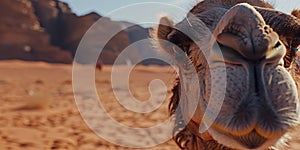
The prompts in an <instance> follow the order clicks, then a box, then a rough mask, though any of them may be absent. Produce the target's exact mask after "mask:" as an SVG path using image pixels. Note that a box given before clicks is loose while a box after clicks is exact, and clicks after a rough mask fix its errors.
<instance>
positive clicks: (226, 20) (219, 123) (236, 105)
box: [157, 3, 300, 149]
mask: <svg viewBox="0 0 300 150" xmlns="http://www.w3.org/2000/svg"><path fill="white" fill-rule="evenodd" d="M214 9H215V10H214ZM264 11H265V10H260V9H259V8H255V7H253V6H251V5H249V4H246V3H241V4H237V5H235V6H233V7H231V8H230V9H223V8H213V9H211V10H208V11H204V12H201V14H195V16H196V17H198V19H201V20H202V21H203V22H204V23H205V24H206V25H207V26H208V28H209V29H210V30H211V32H212V33H213V37H214V38H215V39H216V42H215V43H214V44H212V46H211V47H210V49H209V51H208V52H203V50H201V49H200V48H199V47H198V45H197V44H195V43H196V42H195V41H193V40H191V38H189V37H188V36H187V35H184V34H183V33H182V32H180V31H178V28H179V29H184V30H186V29H187V28H189V27H192V26H193V20H190V21H189V25H185V23H184V21H182V22H180V23H178V24H177V25H175V26H176V27H177V29H174V28H173V27H167V26H165V25H170V26H172V22H171V21H169V20H168V19H166V18H163V19H162V20H161V22H162V23H163V24H164V25H160V26H159V27H158V30H157V38H159V39H164V40H167V41H170V42H172V43H174V44H176V45H177V46H178V47H180V48H181V49H182V50H183V51H184V52H185V53H186V54H187V55H188V56H189V58H191V61H192V63H193V65H194V66H202V67H201V68H202V69H198V68H196V70H197V72H198V74H199V79H200V81H199V84H200V88H201V90H200V91H202V93H201V95H202V99H200V102H199V105H198V107H197V110H196V112H195V114H194V116H193V117H192V119H191V121H190V120H185V121H186V122H187V124H193V126H194V127H195V126H196V127H200V126H201V124H206V123H209V122H212V125H211V126H210V128H209V129H208V132H207V133H205V134H209V135H210V138H212V140H215V141H216V142H217V143H218V144H215V145H214V147H212V146H209V144H207V143H206V144H205V141H210V140H211V139H210V140H207V139H205V138H203V134H201V133H197V131H196V132H195V131H192V130H193V129H192V128H189V125H188V126H187V127H186V128H187V130H191V133H193V134H194V135H195V136H198V138H199V139H201V141H204V142H200V143H199V141H198V140H195V141H196V142H197V141H198V143H196V144H194V145H198V146H186V147H188V148H190V149H195V148H197V149H199V148H200V147H201V146H202V148H205V149H223V148H224V147H226V148H232V149H266V148H268V147H271V146H274V145H276V144H278V143H280V142H281V141H284V139H285V137H286V136H287V135H288V133H289V132H290V131H291V130H293V129H294V128H295V127H297V126H299V111H300V110H299V108H300V107H299V105H300V104H299V99H298V93H297V86H296V84H295V81H294V80H293V78H292V76H291V75H290V73H289V72H288V70H287V68H285V67H284V66H285V63H286V62H285V61H284V60H285V59H284V58H285V56H286V55H287V51H290V49H287V46H286V44H284V42H286V41H283V40H285V39H286V37H288V36H287V35H290V34H289V33H284V34H282V33H277V32H279V30H278V31H276V28H274V30H273V29H272V28H271V27H270V26H269V24H268V23H269V22H270V19H268V18H266V17H268V15H266V14H268V13H265V12H264ZM267 11H268V10H267ZM207 15H209V16H210V17H214V18H215V19H212V20H213V21H211V20H208V21H207V20H205V18H206V17H203V16H207ZM203 19H204V20H203ZM299 29H300V28H299ZM200 30H201V29H200ZM200 30H198V31H199V32H200ZM196 31H197V30H196ZM193 34H195V33H193ZM293 36H294V35H293ZM289 38H290V37H289ZM293 40H295V39H293ZM207 43H209V42H207ZM207 43H203V44H207ZM159 44H160V46H161V47H162V48H164V49H165V51H167V52H168V53H169V54H171V55H173V54H172V50H170V49H171V46H169V45H167V44H162V43H159ZM297 46H298V45H297ZM203 53H208V55H207V56H208V57H207V56H206V57H204V55H205V54H203ZM205 59H206V60H205ZM203 60H205V61H203ZM219 64H224V65H225V70H226V76H220V75H222V74H223V72H224V66H223V67H221V66H222V65H219ZM212 73H213V74H216V75H217V76H216V77H218V75H219V77H218V78H212V77H211V74H212ZM224 80H225V81H226V82H224ZM212 83H214V84H212ZM224 83H226V89H225V93H222V92H218V91H221V90H223V89H221V88H222V87H223V86H221V84H224ZM211 85H215V86H211ZM218 85H220V86H218ZM219 88H220V89H219ZM173 92H178V91H176V90H175V91H173ZM218 94H225V96H222V95H218ZM220 97H224V99H222V100H220V99H219V98H220ZM173 99H174V97H173ZM173 101H176V97H175V100H173ZM177 101H179V98H177ZM210 101H222V102H223V104H222V106H221V109H220V110H218V109H211V110H209V112H210V113H214V114H218V115H217V117H216V118H209V117H208V118H206V119H205V120H202V117H203V114H204V112H205V111H206V109H208V108H207V104H208V103H209V102H210ZM185 103H189V101H187V102H185ZM185 114H186V112H185V110H184V109H183V110H182V114H181V115H182V116H183V118H185V117H184V116H185ZM175 115H178V114H175ZM190 122H192V123H190ZM182 132H183V131H182ZM195 141H193V142H195ZM193 142H191V141H190V143H193ZM177 143H178V145H179V146H180V147H181V148H184V146H182V145H180V143H179V142H178V141H177ZM203 143H204V144H203ZM199 145H201V146H199ZM220 145H221V146H220ZM222 147H223V148H222ZM224 149H225V148H224Z"/></svg>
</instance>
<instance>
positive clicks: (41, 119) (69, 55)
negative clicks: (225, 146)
mask: <svg viewBox="0 0 300 150" xmlns="http://www.w3.org/2000/svg"><path fill="white" fill-rule="evenodd" d="M1 2H2V3H1V5H0V39H1V41H0V101H1V102H2V105H1V106H0V150H19V149H20V150H93V149H99V150H114V149H118V150H127V149H149V150H150V149H151V150H173V149H174V150H175V149H179V148H178V146H177V145H176V144H175V142H174V141H173V140H171V138H169V140H166V141H163V139H164V138H163V137H165V136H166V133H168V134H167V135H168V136H171V130H172V125H173V124H172V120H171V121H169V120H168V119H170V118H169V112H168V103H169V100H170V97H171V95H172V94H171V90H172V87H173V85H174V79H175V78H176V77H177V74H176V69H174V68H173V67H171V66H170V65H166V62H163V61H160V60H158V59H148V60H146V61H142V62H140V63H139V64H138V65H136V66H135V67H134V69H133V70H132V72H130V76H129V79H128V82H129V89H130V91H128V90H126V87H124V85H121V84H120V85H117V86H114V87H113V86H112V82H113V81H112V70H113V66H112V64H113V63H114V62H115V60H116V59H117V57H118V56H119V54H120V53H121V52H122V51H123V50H124V49H125V48H128V47H129V46H131V47H130V48H129V50H130V52H131V53H132V54H134V55H133V56H131V57H132V59H133V60H139V59H140V58H143V57H144V56H149V55H151V56H153V57H154V58H156V56H161V54H160V53H158V51H157V49H155V48H153V45H152V44H153V43H151V42H150V41H147V42H145V43H142V44H136V45H134V44H133V43H135V42H137V41H140V40H145V39H149V37H150V36H149V31H152V30H153V28H151V27H149V28H148V27H144V26H140V25H138V24H135V23H131V22H127V21H116V20H112V19H111V18H108V17H105V16H102V15H100V14H98V13H97V12H93V11H91V12H89V13H87V14H85V15H77V14H76V13H74V11H73V10H72V9H71V7H70V6H69V3H66V2H62V1H59V0H2V1H1ZM100 18H101V19H102V21H103V24H102V26H101V27H99V28H97V30H96V31H97V32H96V33H97V34H93V35H92V38H91V39H93V40H90V41H89V43H88V45H89V46H90V47H88V49H94V50H98V49H97V48H103V51H102V52H101V55H100V56H99V57H98V61H97V62H98V63H97V64H96V67H95V66H93V65H91V64H93V63H94V62H93V61H91V60H86V61H80V60H79V59H78V60H77V59H75V54H76V52H77V47H78V44H79V42H80V41H81V39H82V37H83V35H84V34H85V33H86V31H87V30H88V29H89V28H90V27H91V25H93V24H94V23H95V22H96V21H97V20H98V19H100ZM127 25H128V26H130V27H129V28H126V29H123V27H124V26H127ZM114 30H115V31H120V32H118V33H117V34H116V35H114V36H113V37H112V38H111V39H110V40H109V41H108V42H105V40H104V39H105V38H104V37H103V36H102V35H106V34H108V33H109V31H114ZM132 45H133V46H132ZM298 55H299V54H298ZM295 62H296V65H294V66H293V67H296V68H292V69H294V70H293V71H294V72H293V73H295V75H296V76H297V78H296V82H298V83H297V85H299V82H300V71H299V68H300V58H299V56H297V57H296V60H295ZM73 63H76V64H80V65H81V67H82V68H83V69H84V68H89V69H91V68H92V69H94V71H95V74H94V75H95V80H94V82H93V83H92V84H94V85H95V87H96V88H95V89H93V90H95V91H93V92H97V93H96V94H97V97H98V98H99V99H100V100H99V101H98V103H99V105H98V103H97V104H96V105H95V104H94V103H90V99H91V97H90V94H91V93H90V92H91V91H85V89H84V88H83V90H82V92H75V90H74V79H73V78H72V77H73V75H74V74H73V73H74V72H73V71H74V70H73V67H74V65H73ZM132 64H135V62H130V61H129V62H128V61H127V59H124V60H123V61H121V62H120V63H119V64H118V65H116V66H114V67H116V70H118V71H120V72H117V73H116V74H115V75H117V76H116V77H117V79H120V82H119V83H121V82H127V79H126V81H123V79H124V72H122V71H124V70H126V69H128V67H130V66H131V65H132ZM83 71H84V70H83ZM84 79H86V78H85V77H83V78H82V81H83V82H84V81H85V80H84ZM152 81H160V84H163V85H164V86H158V85H156V84H153V83H154V82H152ZM155 83H157V82H155ZM150 85H152V87H151V86H150ZM91 86H93V85H91ZM118 86H120V87H118ZM114 92H118V93H119V94H120V95H119V96H120V98H121V100H120V99H117V97H116V93H114ZM128 92H130V94H128ZM298 93H299V91H298ZM151 95H155V96H158V99H157V98H154V99H155V101H154V102H153V103H149V105H147V106H146V107H145V111H146V110H149V109H150V110H151V108H155V109H154V110H153V111H151V112H146V113H141V112H135V111H132V110H130V109H128V108H126V107H125V106H124V105H122V104H123V103H122V102H121V101H122V100H131V99H132V98H135V99H136V100H138V101H139V102H147V101H148V100H149V99H150V98H151ZM152 98H153V97H152ZM159 98H162V99H159ZM127 102H128V101H127ZM100 104H101V107H103V108H104V109H105V111H106V112H105V114H107V115H108V116H109V117H110V119H112V120H114V121H116V122H118V123H119V124H120V125H122V126H123V127H128V128H142V129H143V128H144V129H146V128H150V127H154V126H156V125H158V124H160V123H163V122H166V123H167V125H168V127H169V128H164V129H160V130H154V131H153V132H149V131H148V130H140V131H138V132H136V133H134V135H136V136H128V137H126V135H130V134H132V132H127V130H120V129H119V128H116V127H115V126H110V124H109V123H108V120H107V117H104V116H103V114H102V113H94V112H93V110H95V109H97V108H98V107H99V106H100ZM131 107H134V106H131ZM80 108H85V109H86V110H91V111H87V112H82V111H81V110H80ZM95 112H96V111H95ZM82 114H85V115H87V116H88V118H86V117H83V115H82ZM87 119H88V120H89V121H90V122H88V121H87ZM91 122H92V123H91ZM91 126H93V127H96V128H97V130H94V128H91ZM165 129H166V130H170V131H166V130H165ZM95 131H96V132H95ZM99 133H101V135H105V136H106V138H104V137H103V136H102V137H101V136H99ZM107 138H109V139H110V140H113V141H115V143H113V142H110V141H109V140H108V139H107ZM290 140H291V142H290V144H291V145H290V148H289V149H291V150H299V149H300V127H299V128H298V129H296V130H295V131H294V132H293V134H292V135H291V138H290ZM116 143H118V144H116ZM126 143H130V144H131V145H132V146H133V147H139V148H133V147H126V146H121V145H126ZM141 145H142V147H145V148H141Z"/></svg>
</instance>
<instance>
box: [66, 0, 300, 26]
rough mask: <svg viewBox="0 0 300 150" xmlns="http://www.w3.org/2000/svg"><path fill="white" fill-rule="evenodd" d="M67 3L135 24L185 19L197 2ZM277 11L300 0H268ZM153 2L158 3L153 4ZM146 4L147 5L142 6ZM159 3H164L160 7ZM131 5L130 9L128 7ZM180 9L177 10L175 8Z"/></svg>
mask: <svg viewBox="0 0 300 150" xmlns="http://www.w3.org/2000/svg"><path fill="white" fill-rule="evenodd" d="M61 1H64V2H67V3H68V4H69V5H70V7H71V8H72V9H73V11H74V12H75V13H76V14H78V15H84V14H86V13H89V12H91V11H95V12H98V13H99V14H100V15H102V16H108V17H110V18H112V19H113V20H124V21H130V22H135V23H140V22H158V20H159V18H160V16H162V15H168V16H171V18H173V19H175V20H176V19H178V20H181V18H182V17H183V15H182V13H180V11H183V10H180V8H182V9H184V10H186V11H187V10H189V9H190V8H191V7H192V6H193V5H194V4H195V3H196V2H197V0H61ZM267 1H269V2H270V3H271V4H273V5H274V6H275V8H276V9H278V10H281V11H283V12H286V13H290V12H291V10H293V9H295V8H299V9H300V0H267ZM153 2H156V4H155V3H153ZM141 3H145V4H141ZM157 3H164V5H161V6H159V4H157ZM128 5H131V6H130V7H126V6H128ZM173 5H174V6H178V7H180V8H175V7H174V6H173ZM146 26H147V25H146Z"/></svg>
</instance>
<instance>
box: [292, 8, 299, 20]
mask: <svg viewBox="0 0 300 150" xmlns="http://www.w3.org/2000/svg"><path fill="white" fill-rule="evenodd" d="M292 15H293V16H295V17H297V18H298V19H300V9H294V10H293V11H292Z"/></svg>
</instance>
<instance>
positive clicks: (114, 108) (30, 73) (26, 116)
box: [0, 60, 300, 150]
mask: <svg viewBox="0 0 300 150" xmlns="http://www.w3.org/2000/svg"><path fill="white" fill-rule="evenodd" d="M120 67H122V66H120ZM123 67H124V66H123ZM0 71H1V74H0V84H1V88H0V99H1V102H2V105H1V106H0V112H1V113H0V139H1V140H0V149H1V150H2V149H3V150H18V149H20V150H21V149H22V150H23V149H28V150H39V149H44V150H56V149H57V150H90V149H101V150H102V149H103V150H105V149H130V148H126V147H121V146H118V145H115V144H112V143H110V142H108V141H106V140H105V139H102V138H100V137H99V136H97V135H96V134H95V133H94V132H93V131H92V130H91V129H90V128H89V127H88V126H87V125H86V124H85V122H84V120H83V119H82V116H81V115H80V113H79V111H78V107H77V105H76V103H75V100H74V95H73V94H74V93H73V90H72V65H65V64H47V63H44V62H23V61H17V60H13V61H0ZM110 74H111V66H109V65H104V67H103V70H102V71H98V70H96V73H95V75H96V76H95V78H96V79H95V84H96V87H97V92H98V95H99V97H100V98H101V102H102V104H103V105H104V108H105V109H106V110H107V112H108V114H109V115H110V116H111V117H112V118H113V119H115V120H116V121H118V122H120V123H122V124H124V125H126V126H129V127H144V128H146V127H151V126H154V125H156V124H158V123H161V122H163V121H164V120H166V119H167V118H168V111H167V110H168V108H167V104H168V98H169V96H170V89H171V86H172V84H173V79H174V77H175V75H176V74H175V72H174V69H173V68H171V67H159V66H137V67H135V69H134V70H133V72H132V73H131V76H130V90H131V92H132V93H133V95H134V97H136V98H137V99H139V100H142V101H144V100H147V99H148V98H149V96H150V93H149V92H148V86H149V82H150V81H151V80H153V79H160V80H162V81H163V82H164V83H165V85H166V86H167V90H168V92H167V93H168V94H167V96H166V99H165V100H164V102H163V104H162V105H161V106H160V107H159V108H158V109H157V110H155V111H153V112H151V113H148V114H141V113H135V112H132V111H128V110H126V108H124V107H122V106H121V105H120V104H119V103H118V101H116V99H115V96H114V95H113V90H112V87H111V77H110V76H111V75H110ZM124 98H126V97H124ZM91 109H92V108H91ZM95 115H97V114H95ZM100 123H101V121H100ZM104 128H105V129H103V130H105V131H107V132H111V136H112V137H113V138H116V139H117V138H118V137H119V134H122V132H117V131H116V130H115V129H114V128H111V127H109V126H106V127H104ZM299 133H300V129H299V130H298V131H295V132H294V135H293V137H292V143H291V144H292V145H291V149H293V150H297V149H300V136H299ZM140 135H141V141H140V142H144V144H145V146H147V144H149V141H147V140H143V139H145V138H144V136H145V135H144V134H143V133H141V134H140ZM158 135H159V132H158V133H155V134H150V135H146V136H154V137H155V136H158ZM128 140H131V139H130V138H129V139H128ZM151 142H152V141H150V143H151ZM147 149H157V150H162V149H163V150H167V149H172V150H173V149H178V148H177V146H176V144H175V143H174V142H173V141H172V140H170V141H168V142H166V143H163V144H160V145H157V146H155V147H151V148H147Z"/></svg>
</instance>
